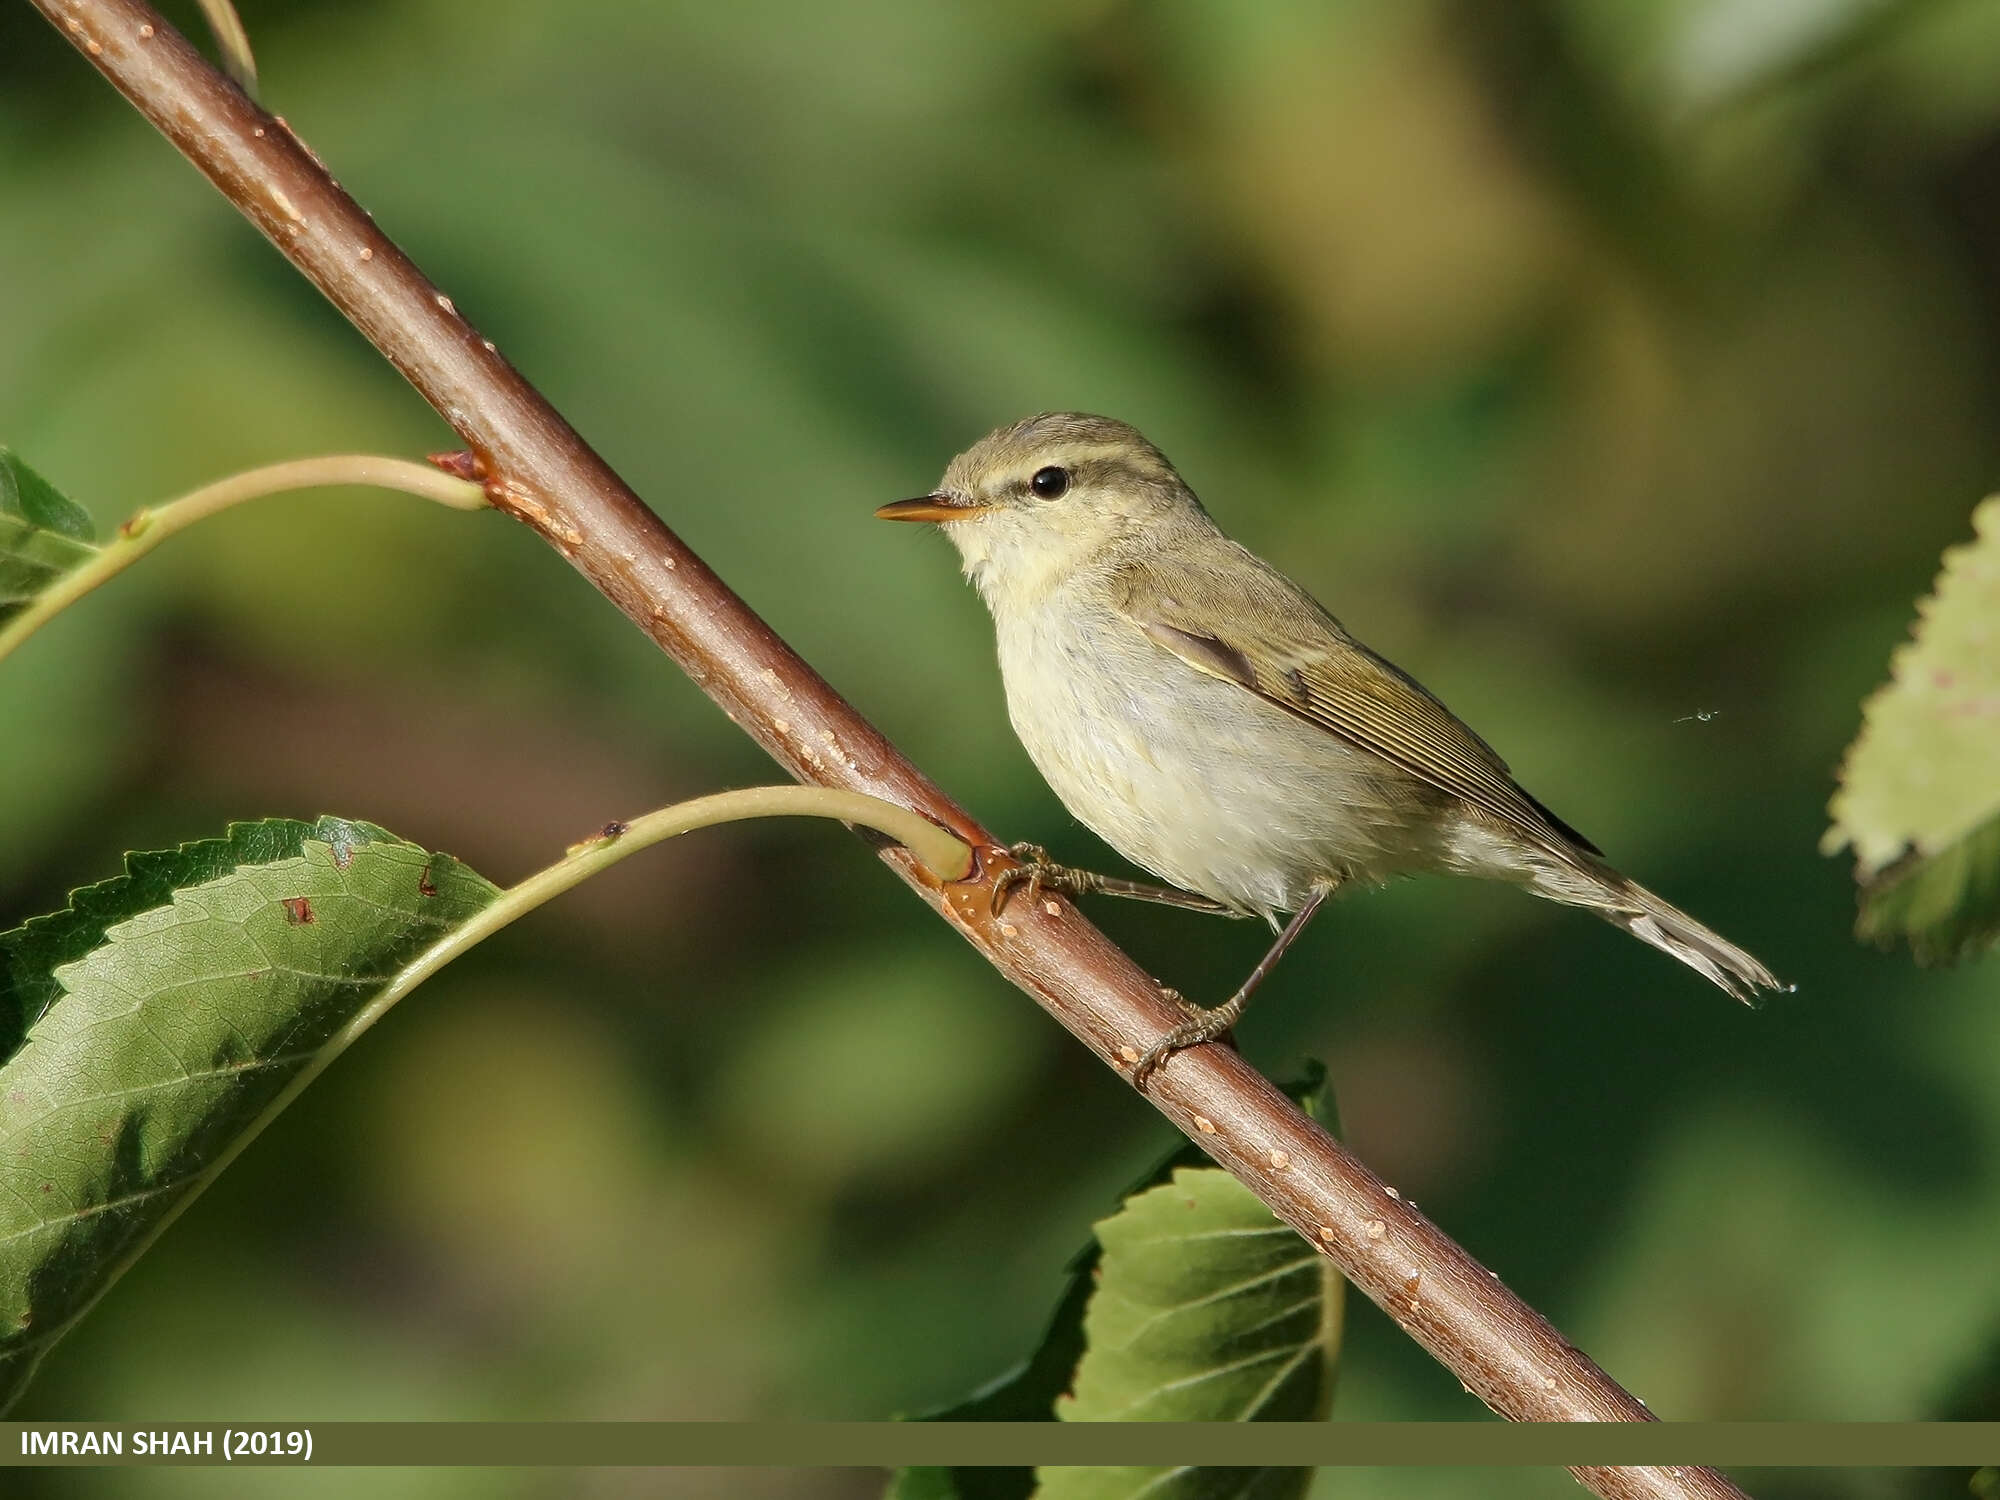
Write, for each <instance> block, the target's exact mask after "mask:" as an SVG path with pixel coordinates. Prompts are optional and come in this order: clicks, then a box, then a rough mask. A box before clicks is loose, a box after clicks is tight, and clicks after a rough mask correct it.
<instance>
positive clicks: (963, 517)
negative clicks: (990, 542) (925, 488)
mask: <svg viewBox="0 0 2000 1500" xmlns="http://www.w3.org/2000/svg"><path fill="white" fill-rule="evenodd" d="M987 510H988V507H987V506H984V505H981V504H979V503H978V502H977V501H973V500H961V499H960V498H959V497H958V496H956V495H947V494H944V493H942V492H940V493H938V494H935V495H919V496H917V498H916V499H914V500H897V501H894V502H892V503H891V504H888V505H884V506H881V507H879V508H877V510H876V512H875V519H876V520H878V521H970V520H973V519H974V518H976V517H979V516H983V515H985V514H986V512H987Z"/></svg>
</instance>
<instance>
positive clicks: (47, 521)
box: [0, 444, 97, 543]
mask: <svg viewBox="0 0 2000 1500" xmlns="http://www.w3.org/2000/svg"><path fill="white" fill-rule="evenodd" d="M0 516H11V517H13V518H14V519H15V520H18V521H24V522H26V523H27V524H28V525H30V526H33V527H35V528H36V529H38V530H41V531H50V532H54V533H55V534H56V535H57V536H61V537H67V538H68V539H69V540H71V541H73V542H84V543H89V542H92V541H94V540H96V537H97V528H96V527H95V526H93V525H92V524H91V520H90V512H89V511H87V510H85V509H84V508H83V507H82V506H81V505H78V504H77V503H76V502H75V501H74V500H72V499H70V498H69V496H67V495H65V494H64V493H63V492H62V491H61V490H59V489H57V488H56V487H55V486H54V485H52V484H50V483H49V482H48V481H47V480H46V479H44V478H42V476H41V475H40V474H38V473H36V472H35V470H34V469H32V468H30V467H29V466H28V463H27V460H25V459H23V458H22V457H21V455H20V454H18V453H16V452H15V451H14V450H13V449H12V448H9V447H6V446H5V445H4V444H0Z"/></svg>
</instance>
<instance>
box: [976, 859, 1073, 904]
mask: <svg viewBox="0 0 2000 1500" xmlns="http://www.w3.org/2000/svg"><path fill="white" fill-rule="evenodd" d="M1007 852H1008V853H1009V854H1011V855H1012V856H1013V857H1014V858H1015V859H1017V860H1019V861H1020V863H1019V864H1015V865H1009V866H1008V867H1007V868H1006V869H1004V870H1002V871H1001V872H1000V873H999V874H998V875H996V876H994V878H993V898H992V902H991V906H992V911H993V915H994V916H996V917H997V916H999V915H1000V913H1001V912H1002V911H1004V910H1006V907H1007V901H1008V898H1009V897H1010V896H1012V895H1013V893H1014V887H1015V886H1017V885H1025V886H1027V888H1028V899H1029V900H1030V901H1033V900H1034V899H1035V898H1036V897H1037V896H1039V895H1041V893H1042V887H1043V886H1044V885H1052V886H1056V887H1057V888H1058V889H1060V887H1061V880H1062V877H1063V876H1064V875H1065V874H1067V873H1068V871H1066V870H1065V869H1064V868H1063V867H1062V866H1061V865H1059V864H1056V863H1055V862H1054V861H1052V860H1051V859H1050V858H1049V851H1048V850H1046V849H1044V848H1043V847H1042V846H1041V845H1040V844H1009V845H1008V846H1007Z"/></svg>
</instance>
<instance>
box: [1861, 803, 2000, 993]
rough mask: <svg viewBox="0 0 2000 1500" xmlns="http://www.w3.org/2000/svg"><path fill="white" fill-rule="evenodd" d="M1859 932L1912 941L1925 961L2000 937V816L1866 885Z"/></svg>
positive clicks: (1951, 958) (1966, 952)
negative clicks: (1927, 857)
mask: <svg viewBox="0 0 2000 1500" xmlns="http://www.w3.org/2000/svg"><path fill="white" fill-rule="evenodd" d="M1854 930H1855V933H1856V934H1857V935H1858V936H1860V937H1862V938H1865V939H1866V940H1868V941H1869V942H1873V943H1880V944H1881V945H1882V946H1883V947H1888V946H1889V945H1890V944H1892V943H1894V942H1895V941H1896V939H1898V938H1903V939H1906V940H1907V941H1908V942H1909V945H1910V951H1911V952H1912V953H1913V954H1914V955H1915V956H1916V960H1917V962H1918V963H1921V964H1947V963H1952V962H1955V961H1956V960H1958V959H1961V958H1967V957H1970V956H1971V955H1973V954H1975V953H1980V952H1983V951H1985V950H1986V949H1988V948H1990V947H1992V946H1993V943H1994V940H1995V939H1996V938H2000V813H1996V814H1995V815H1994V816H1993V817H1991V818H1988V819H1987V820H1986V821H1985V822H1984V823H1983V824H1981V825H1980V826H1979V827H1978V828H1975V829H1974V830H1973V831H1972V832H1971V833H1969V834H1968V835H1966V836H1965V837H1964V838H1962V839H1959V840H1957V841H1956V842H1955V843H1952V844H1949V845H1947V846H1946V847H1945V848H1944V849H1943V850H1941V851H1940V852H1939V853H1937V854H1935V855H1933V856H1932V857H1930V858H1929V859H1924V858H1912V859H1910V860H1908V861H1906V862H1905V863H1904V864H1901V865H1892V866H1891V867H1890V868H1889V869H1887V870H1885V871H1883V872H1882V874H1881V875H1880V876H1879V877H1877V878H1876V880H1875V881H1874V882H1873V883H1871V884H1869V885H1867V886H1864V887H1863V888H1862V891H1861V917H1860V920H1859V921H1858V922H1856V923H1855V928H1854Z"/></svg>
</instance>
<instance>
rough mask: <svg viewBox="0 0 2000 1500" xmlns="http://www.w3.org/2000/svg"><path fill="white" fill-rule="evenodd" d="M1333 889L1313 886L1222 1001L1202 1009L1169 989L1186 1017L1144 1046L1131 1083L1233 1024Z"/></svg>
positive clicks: (1137, 1083)
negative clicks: (1234, 991)
mask: <svg viewBox="0 0 2000 1500" xmlns="http://www.w3.org/2000/svg"><path fill="white" fill-rule="evenodd" d="M1333 891H1334V882H1331V881H1328V882H1325V883H1322V884H1319V885H1315V886H1314V887H1313V888H1312V892H1311V894H1309V895H1308V896H1307V897H1306V899H1305V904H1304V905H1303V906H1301V907H1300V908H1299V909H1298V910H1297V911H1296V912H1294V913H1292V920H1291V921H1289V922H1287V923H1286V924H1285V930H1284V931H1283V932H1281V933H1279V934H1278V939H1277V941H1276V942H1274V943H1272V944H1271V951H1270V952H1269V953H1266V954H1265V955H1264V956H1263V958H1261V959H1259V960H1258V962H1257V967H1256V968H1254V969H1252V970H1251V971H1250V977H1249V978H1248V979H1246V980H1244V981H1243V984H1242V987H1241V988H1239V989H1238V990H1237V991H1236V993H1235V994H1233V995H1231V996H1230V997H1229V998H1228V999H1227V1000H1225V1001H1224V1002H1223V1003H1222V1004H1220V1005H1218V1006H1215V1007H1214V1008H1213V1009H1208V1008H1204V1007H1202V1006H1199V1005H1196V1004H1194V1003H1193V1002H1192V1001H1190V1000H1188V999H1186V998H1184V997H1183V996H1182V995H1180V994H1179V993H1178V992H1176V991H1174V990H1168V991H1167V992H1166V993H1167V997H1168V998H1169V999H1170V1000H1173V1001H1174V1002H1175V1003H1176V1004H1178V1005H1179V1006H1180V1008H1181V1009H1182V1010H1183V1011H1185V1012H1187V1016H1188V1018H1187V1019H1186V1020H1185V1021H1183V1022H1181V1024H1180V1025H1178V1026H1176V1027H1175V1028H1174V1029H1173V1030H1172V1031H1170V1032H1168V1033H1167V1034H1166V1035H1165V1036H1163V1037H1161V1038H1160V1039H1159V1040H1158V1041H1157V1042H1155V1043H1153V1045H1152V1046H1150V1047H1148V1048H1147V1049H1146V1052H1145V1055H1144V1056H1143V1057H1141V1058H1140V1059H1139V1061H1138V1063H1137V1064H1136V1065H1135V1066H1134V1067H1133V1069H1132V1086H1133V1087H1134V1088H1137V1089H1142V1090H1143V1089H1144V1088H1145V1087H1146V1083H1147V1080H1148V1079H1150V1078H1151V1077H1152V1076H1153V1070H1154V1069H1155V1068H1157V1067H1159V1065H1160V1064H1161V1063H1163V1062H1165V1061H1166V1060H1167V1059H1168V1058H1170V1057H1172V1056H1173V1055H1174V1054H1175V1053H1176V1052H1183V1051H1186V1050H1187V1049H1188V1048H1189V1047H1199V1046H1200V1045H1201V1044H1202V1043H1203V1042H1212V1041H1214V1040H1215V1039H1216V1038H1217V1037H1219V1036H1221V1035H1222V1033H1223V1032H1225V1031H1227V1030H1228V1029H1229V1028H1230V1027H1232V1026H1234V1025H1235V1024H1236V1020H1237V1017H1239V1016H1241V1015H1242V1014H1243V1007H1244V1006H1246V1005H1248V1004H1249V1003H1250V996H1251V995H1252V994H1253V993H1255V992H1256V989H1257V986H1258V985H1260V984H1262V983H1263V982H1264V976H1265V975H1267V974H1269V973H1270V972H1271V970H1272V969H1274V968H1275V967H1277V963H1278V960H1279V959H1280V958H1282V957H1284V954H1285V950H1286V949H1287V948H1289V947H1291V946H1292V944H1293V943H1294V942H1296V941H1298V936H1299V934H1300V933H1302V932H1304V931H1305V930H1306V923H1308V922H1310V921H1311V920H1312V919H1313V913H1314V912H1316V911H1318V910H1319V909H1320V907H1321V906H1322V905H1324V904H1325V902H1326V898H1327V897H1328V896H1331V895H1332V894H1333Z"/></svg>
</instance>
